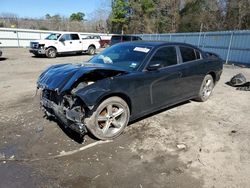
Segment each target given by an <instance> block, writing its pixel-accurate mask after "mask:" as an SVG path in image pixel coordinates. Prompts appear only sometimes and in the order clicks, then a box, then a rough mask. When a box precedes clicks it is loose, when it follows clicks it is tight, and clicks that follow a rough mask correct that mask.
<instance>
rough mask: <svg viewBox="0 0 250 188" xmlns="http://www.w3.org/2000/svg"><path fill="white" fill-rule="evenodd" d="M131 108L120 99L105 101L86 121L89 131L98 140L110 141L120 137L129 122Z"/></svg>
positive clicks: (114, 98) (113, 98) (111, 98)
mask: <svg viewBox="0 0 250 188" xmlns="http://www.w3.org/2000/svg"><path fill="white" fill-rule="evenodd" d="M129 116H130V112H129V107H128V105H127V103H126V102H125V101H124V100H122V99H121V98H119V97H110V98H108V99H106V100H104V101H103V102H102V103H101V104H100V105H99V106H98V107H97V109H96V111H95V112H94V113H93V114H92V115H91V117H90V118H87V119H85V123H86V125H87V128H88V130H89V131H90V132H91V133H92V134H93V135H94V136H95V137H96V138H98V139H101V140H109V139H114V138H116V137H117V136H119V135H120V134H121V133H122V132H123V130H124V129H125V127H126V126H127V125H128V122H129Z"/></svg>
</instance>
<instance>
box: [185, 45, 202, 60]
mask: <svg viewBox="0 0 250 188" xmlns="http://www.w3.org/2000/svg"><path fill="white" fill-rule="evenodd" d="M180 51H181V56H182V61H183V63H184V62H188V61H194V60H196V59H200V58H197V55H196V52H195V50H194V49H193V48H188V47H180Z"/></svg>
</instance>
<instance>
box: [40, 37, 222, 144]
mask: <svg viewBox="0 0 250 188" xmlns="http://www.w3.org/2000/svg"><path fill="white" fill-rule="evenodd" d="M222 67H223V64H222V60H221V59H220V58H218V57H216V56H214V55H212V56H211V55H209V53H205V52H203V51H202V50H200V49H198V48H196V47H194V46H192V45H188V44H183V43H166V42H145V41H142V42H127V43H120V44H117V45H114V46H111V47H109V48H107V49H106V50H104V51H103V52H102V53H100V54H98V55H96V56H94V57H93V58H92V59H90V60H89V61H88V62H87V63H81V64H62V65H54V66H51V67H50V68H48V69H47V70H45V71H44V72H43V73H42V74H41V75H40V77H39V79H38V82H37V88H41V90H42V91H41V92H42V97H41V105H42V107H43V108H44V110H45V113H46V114H47V115H48V116H54V117H56V118H57V119H58V120H60V121H61V122H64V125H65V126H67V127H69V128H71V129H73V130H75V131H77V132H78V133H80V134H82V135H84V134H85V133H87V132H88V131H89V132H91V133H92V134H93V135H94V136H95V137H97V138H99V139H103V140H106V139H113V138H115V137H117V136H119V135H120V134H121V133H122V131H123V130H124V128H125V127H126V126H127V124H128V123H129V121H133V120H136V119H138V118H141V117H143V116H145V115H147V114H150V113H152V112H156V111H159V110H161V109H164V108H166V107H170V106H173V105H175V104H178V103H181V102H183V101H187V100H190V99H196V100H197V101H206V100H207V99H208V98H209V97H210V96H211V94H212V91H213V88H214V86H215V84H216V83H217V82H218V81H219V79H220V76H221V73H222Z"/></svg>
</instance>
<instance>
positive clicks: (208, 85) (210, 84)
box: [196, 74, 214, 102]
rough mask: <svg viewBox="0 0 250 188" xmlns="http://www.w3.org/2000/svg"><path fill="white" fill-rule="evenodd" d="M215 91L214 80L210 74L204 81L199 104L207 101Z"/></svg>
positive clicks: (198, 99)
mask: <svg viewBox="0 0 250 188" xmlns="http://www.w3.org/2000/svg"><path fill="white" fill-rule="evenodd" d="M213 89H214V79H213V77H212V76H211V75H210V74H208V75H206V76H205V78H204V79H203V81H202V84H201V88H200V91H199V95H198V98H197V99H196V100H197V101H199V102H205V101H207V100H208V99H209V97H210V96H211V94H212V92H213Z"/></svg>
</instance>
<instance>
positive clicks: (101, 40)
mask: <svg viewBox="0 0 250 188" xmlns="http://www.w3.org/2000/svg"><path fill="white" fill-rule="evenodd" d="M86 39H88V40H90V39H91V40H95V41H98V42H99V43H100V45H101V47H102V48H106V47H108V46H109V44H110V39H111V36H98V35H91V36H87V37H85V38H83V40H86Z"/></svg>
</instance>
